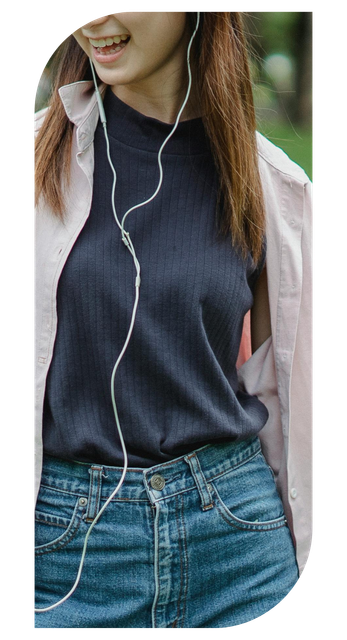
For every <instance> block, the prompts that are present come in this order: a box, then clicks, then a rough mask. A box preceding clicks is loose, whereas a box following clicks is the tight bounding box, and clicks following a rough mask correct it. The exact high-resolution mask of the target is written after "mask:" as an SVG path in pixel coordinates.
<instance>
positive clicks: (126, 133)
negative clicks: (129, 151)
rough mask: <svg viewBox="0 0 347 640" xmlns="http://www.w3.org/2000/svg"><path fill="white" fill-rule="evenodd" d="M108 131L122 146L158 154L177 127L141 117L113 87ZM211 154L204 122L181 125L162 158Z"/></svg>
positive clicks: (196, 120) (107, 100)
mask: <svg viewBox="0 0 347 640" xmlns="http://www.w3.org/2000/svg"><path fill="white" fill-rule="evenodd" d="M104 108H105V113H106V118H107V131H108V133H109V135H111V136H112V137H113V138H114V139H116V140H118V141H119V142H121V143H122V144H125V145H127V146H129V147H134V148H136V149H142V150H144V151H150V152H151V151H153V152H156V153H158V151H159V149H160V147H161V145H162V144H163V142H164V140H165V139H166V138H167V136H168V135H169V133H170V132H171V131H172V129H173V127H174V124H169V123H167V122H162V121H161V120H157V119H156V118H152V117H149V116H146V115H144V114H143V113H140V112H139V111H137V110H136V109H134V108H133V107H130V106H129V105H127V104H126V103H125V102H123V101H122V100H120V98H118V97H117V96H116V95H115V94H114V93H113V91H112V90H111V87H108V88H107V90H106V93H105V98H104ZM208 150H209V146H208V141H207V137H206V134H205V129H204V126H203V123H202V119H201V118H193V119H191V120H184V121H183V122H179V123H178V125H177V128H176V129H175V131H174V133H173V135H172V137H171V138H170V139H169V140H168V142H167V143H166V145H165V147H164V149H163V154H176V155H194V154H198V153H206V152H207V151H208Z"/></svg>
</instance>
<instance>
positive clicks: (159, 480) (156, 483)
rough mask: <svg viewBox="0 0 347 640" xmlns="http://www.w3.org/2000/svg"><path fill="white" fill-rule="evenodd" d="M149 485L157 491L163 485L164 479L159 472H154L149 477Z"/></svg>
mask: <svg viewBox="0 0 347 640" xmlns="http://www.w3.org/2000/svg"><path fill="white" fill-rule="evenodd" d="M151 485H152V487H153V489H156V490H157V491H161V490H162V489H164V487H165V479H164V478H163V476H161V475H160V474H159V473H156V474H155V475H154V476H152V477H151Z"/></svg>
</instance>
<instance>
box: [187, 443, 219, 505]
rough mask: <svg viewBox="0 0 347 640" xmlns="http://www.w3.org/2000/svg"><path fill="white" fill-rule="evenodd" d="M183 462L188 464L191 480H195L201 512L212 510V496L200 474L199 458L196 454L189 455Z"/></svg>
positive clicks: (202, 475) (201, 473)
mask: <svg viewBox="0 0 347 640" xmlns="http://www.w3.org/2000/svg"><path fill="white" fill-rule="evenodd" d="M184 459H185V461H186V462H187V463H188V464H189V466H190V470H191V472H192V475H193V478H194V480H195V483H196V486H197V489H198V491H199V494H200V498H201V508H202V510H203V511H207V509H212V508H213V506H214V504H213V501H212V496H211V493H210V491H209V488H208V485H207V482H206V478H205V476H204V474H203V472H202V469H201V466H200V462H199V458H198V457H197V455H196V453H195V452H194V453H191V454H189V455H188V456H184Z"/></svg>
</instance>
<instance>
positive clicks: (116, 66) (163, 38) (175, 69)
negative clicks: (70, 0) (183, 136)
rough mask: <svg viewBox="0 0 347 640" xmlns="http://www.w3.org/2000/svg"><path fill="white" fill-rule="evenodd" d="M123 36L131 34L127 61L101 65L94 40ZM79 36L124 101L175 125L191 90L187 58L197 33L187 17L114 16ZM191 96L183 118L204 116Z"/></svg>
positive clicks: (90, 25)
mask: <svg viewBox="0 0 347 640" xmlns="http://www.w3.org/2000/svg"><path fill="white" fill-rule="evenodd" d="M122 33H128V34H129V35H130V36H131V39H130V42H129V43H128V44H127V47H126V50H125V51H124V54H123V55H122V57H121V58H119V60H115V61H114V62H113V63H104V64H102V63H99V62H97V61H95V60H94V58H93V53H92V52H93V46H92V45H91V43H90V42H89V39H88V38H92V39H94V40H98V39H100V38H101V37H104V36H112V35H120V34H122ZM73 35H74V37H75V38H76V40H77V42H78V43H79V45H80V46H81V47H82V49H83V50H84V51H85V53H86V54H87V55H88V56H89V57H91V58H92V60H93V62H94V66H95V69H96V71H97V74H98V76H99V78H100V79H101V80H102V81H103V82H105V83H106V84H108V85H111V88H112V91H113V92H114V93H115V95H116V96H117V97H118V98H120V100H122V101H123V102H125V103H126V104H128V105H129V106H131V107H133V108H134V109H136V110H137V111H139V112H140V113H143V114H144V115H146V116H150V117H153V118H157V119H158V120H161V121H163V122H167V123H174V122H175V119H176V116H177V113H178V111H179V109H180V107H181V105H182V103H183V100H184V98H185V95H186V91H187V86H188V74H187V62H186V59H187V48H188V44H189V40H190V37H191V30H190V28H189V23H188V20H187V14H186V13H179V12H166V13H164V12H133V11H132V12H128V13H113V14H111V15H108V16H104V17H102V18H99V19H97V20H93V21H92V22H89V23H88V24H86V25H84V26H83V27H81V29H78V30H77V31H75V32H74V34H73ZM191 66H192V68H193V55H192V50H191ZM190 95H191V97H190V100H189V101H188V103H187V105H186V107H185V109H184V111H183V113H182V115H181V118H180V119H181V120H187V119H191V118H194V117H197V116H198V115H199V113H198V108H197V106H196V103H197V100H196V96H195V94H194V88H193V86H192V90H191V94H190Z"/></svg>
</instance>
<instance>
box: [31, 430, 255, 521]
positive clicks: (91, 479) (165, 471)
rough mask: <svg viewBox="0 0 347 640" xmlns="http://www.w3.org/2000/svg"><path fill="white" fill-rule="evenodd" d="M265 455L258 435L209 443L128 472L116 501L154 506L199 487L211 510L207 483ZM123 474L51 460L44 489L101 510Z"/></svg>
mask: <svg viewBox="0 0 347 640" xmlns="http://www.w3.org/2000/svg"><path fill="white" fill-rule="evenodd" d="M259 451H261V446H260V440H259V438H258V436H256V437H255V438H252V439H249V440H244V441H240V442H237V443H235V442H226V443H218V444H208V445H205V446H203V447H201V448H200V449H196V450H194V451H192V452H191V453H188V454H186V455H183V456H180V457H179V458H175V459H174V460H170V461H168V462H163V463H161V464H157V465H154V466H152V467H148V468H136V467H128V469H127V472H126V475H125V478H124V481H123V483H122V485H121V487H120V489H119V490H118V492H117V494H116V495H115V497H114V498H113V501H119V500H136V501H146V502H147V503H148V501H149V502H150V503H151V504H152V505H154V504H155V503H156V502H159V501H162V500H165V499H166V498H169V497H170V496H173V495H175V494H177V493H181V492H184V491H189V490H191V489H196V488H198V490H199V493H200V495H201V499H202V506H203V508H204V509H206V508H209V506H211V505H210V504H209V502H210V494H209V492H208V490H207V483H208V482H210V481H212V480H213V479H214V478H216V477H217V476H220V475H223V474H225V473H227V472H228V471H231V470H232V469H234V468H235V467H237V466H238V465H240V464H243V463H244V462H245V461H247V460H248V459H249V458H251V457H252V456H254V455H257V454H258V453H259ZM122 471H123V469H122V467H111V466H108V465H101V464H92V463H84V462H70V461H65V460H61V459H58V458H54V457H52V456H48V455H45V456H44V460H43V469H42V479H41V485H42V486H46V487H51V488H54V489H56V490H58V491H61V492H64V493H69V494H73V495H75V496H76V497H80V498H83V497H85V498H86V499H88V500H89V501H90V502H93V503H94V504H95V509H96V508H97V507H98V506H99V504H100V502H102V501H105V500H107V499H108V498H109V496H110V495H111V493H112V491H113V490H114V489H115V488H116V486H117V484H118V482H119V480H120V478H121V475H122ZM93 511H94V509H93Z"/></svg>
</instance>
